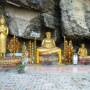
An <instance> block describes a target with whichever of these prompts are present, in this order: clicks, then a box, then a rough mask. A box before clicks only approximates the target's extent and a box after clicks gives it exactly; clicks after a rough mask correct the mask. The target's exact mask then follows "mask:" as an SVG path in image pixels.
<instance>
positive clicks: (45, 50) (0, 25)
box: [0, 16, 87, 63]
mask: <svg viewBox="0 0 90 90" xmlns="http://www.w3.org/2000/svg"><path fill="white" fill-rule="evenodd" d="M8 33H9V30H8V27H7V25H6V21H5V18H4V16H1V17H0V56H5V53H6V41H7V36H8ZM7 47H8V50H9V51H10V52H11V53H13V56H15V53H16V52H17V51H18V50H19V49H20V47H21V45H20V42H19V40H18V38H16V36H15V35H14V37H13V38H12V39H11V40H10V41H9V43H8V45H7ZM28 48H29V53H30V57H31V56H32V55H35V57H36V59H37V60H36V61H37V63H40V57H39V56H40V54H44V55H46V54H53V53H57V54H58V59H59V63H62V55H61V51H62V50H61V49H60V48H59V47H56V44H55V40H54V39H53V38H52V36H51V32H46V37H45V38H44V39H43V41H42V44H41V47H38V48H37V47H36V40H34V42H32V41H29V43H28ZM26 50H27V47H26V45H25V43H24V44H23V46H22V53H24V52H25V51H26ZM73 54H74V47H73V44H72V41H71V40H70V41H67V40H66V37H64V59H65V60H66V61H68V62H69V63H70V62H71V60H72V56H73ZM78 55H79V56H82V57H83V56H87V49H86V48H85V45H84V44H81V47H80V48H79V50H78Z"/></svg>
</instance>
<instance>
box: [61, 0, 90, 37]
mask: <svg viewBox="0 0 90 90" xmlns="http://www.w3.org/2000/svg"><path fill="white" fill-rule="evenodd" d="M86 4H88V5H87V6H86ZM89 5H90V2H89V0H61V2H60V7H61V14H62V22H63V25H64V34H65V35H67V36H77V37H88V36H90V32H89V27H88V26H89V25H88V24H89V23H87V22H88V20H89V19H87V17H86V16H88V13H87V9H88V8H86V9H85V7H89ZM88 11H90V10H89V9H88Z"/></svg>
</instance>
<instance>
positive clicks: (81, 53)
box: [78, 44, 87, 57]
mask: <svg viewBox="0 0 90 90" xmlns="http://www.w3.org/2000/svg"><path fill="white" fill-rule="evenodd" d="M78 55H79V56H81V57H85V56H87V49H86V47H85V44H81V47H80V48H79V50H78Z"/></svg>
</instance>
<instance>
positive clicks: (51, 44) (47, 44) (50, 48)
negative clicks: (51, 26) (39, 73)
mask: <svg viewBox="0 0 90 90" xmlns="http://www.w3.org/2000/svg"><path fill="white" fill-rule="evenodd" d="M53 53H57V54H58V56H59V63H61V49H60V48H58V47H56V45H55V41H54V39H52V38H51V32H46V38H45V39H43V41H42V45H41V47H39V48H37V63H39V62H40V57H39V55H40V54H46V55H47V54H53Z"/></svg>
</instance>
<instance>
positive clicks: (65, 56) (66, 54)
mask: <svg viewBox="0 0 90 90" xmlns="http://www.w3.org/2000/svg"><path fill="white" fill-rule="evenodd" d="M67 57H68V41H67V40H66V37H65V36H64V59H65V60H66V59H67Z"/></svg>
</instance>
